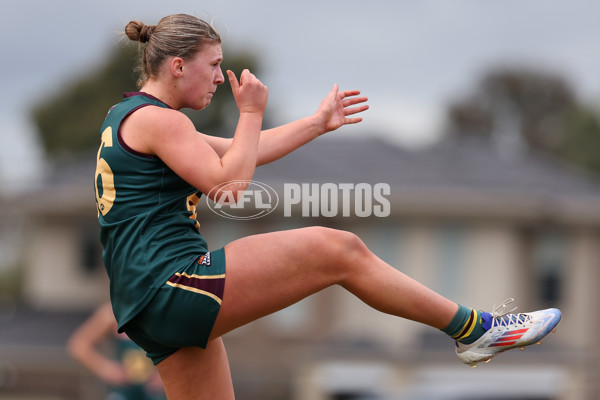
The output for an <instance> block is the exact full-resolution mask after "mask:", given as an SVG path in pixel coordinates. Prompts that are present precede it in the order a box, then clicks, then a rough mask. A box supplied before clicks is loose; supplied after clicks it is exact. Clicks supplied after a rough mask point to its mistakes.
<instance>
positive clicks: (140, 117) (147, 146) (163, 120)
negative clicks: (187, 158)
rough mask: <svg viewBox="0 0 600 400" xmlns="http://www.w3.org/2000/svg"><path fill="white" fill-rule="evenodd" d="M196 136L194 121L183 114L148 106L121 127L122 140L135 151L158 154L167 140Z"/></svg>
mask: <svg viewBox="0 0 600 400" xmlns="http://www.w3.org/2000/svg"><path fill="white" fill-rule="evenodd" d="M192 134H196V128H195V126H194V124H193V123H192V121H191V120H190V119H189V118H188V117H187V116H186V115H185V114H183V113H182V112H180V111H177V110H173V109H169V108H163V107H158V106H155V105H147V106H144V107H142V108H140V109H138V110H136V111H135V112H134V113H132V114H131V115H129V116H128V117H127V119H125V121H123V125H122V127H121V136H122V139H123V140H124V141H125V142H126V143H127V144H128V145H129V146H130V147H131V148H133V149H134V150H136V151H139V152H142V153H146V154H156V151H155V150H154V149H155V148H156V146H159V145H161V144H164V142H165V140H167V139H174V138H178V137H179V138H181V137H184V136H188V135H192Z"/></svg>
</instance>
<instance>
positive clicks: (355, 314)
mask: <svg viewBox="0 0 600 400" xmlns="http://www.w3.org/2000/svg"><path fill="white" fill-rule="evenodd" d="M505 150H506V149H502V148H499V147H497V146H496V145H495V144H493V143H491V142H488V141H484V140H476V139H472V138H471V139H469V138H453V139H452V140H447V141H442V142H440V143H439V144H437V145H435V146H432V147H428V148H425V149H420V150H414V151H409V150H406V149H402V148H398V147H396V146H394V145H391V144H389V143H386V142H383V141H379V140H358V139H350V140H332V139H319V140H317V141H315V142H313V143H311V144H309V145H307V146H306V147H304V148H303V149H301V150H299V151H297V152H295V153H293V154H291V155H289V156H288V157H286V158H284V159H282V160H280V161H278V162H276V163H274V164H271V165H269V166H265V167H261V168H259V169H258V170H257V173H256V175H255V181H257V182H262V183H264V184H266V185H268V186H269V187H271V188H273V189H274V190H275V192H277V193H278V195H279V200H280V203H279V205H278V206H277V207H276V208H275V209H274V211H273V212H271V213H270V214H268V215H266V216H264V217H262V218H257V219H252V220H245V221H239V220H238V221H235V220H229V219H226V218H223V217H221V216H219V215H217V214H216V213H214V212H213V210H212V209H211V207H210V204H209V203H205V202H203V201H201V202H200V210H199V220H200V221H201V224H202V230H203V233H204V234H205V236H206V237H207V239H208V242H209V244H211V247H212V248H218V247H221V246H223V245H224V244H225V243H227V242H229V241H231V240H233V239H236V238H239V237H243V236H247V235H250V234H254V233H260V232H265V231H273V230H280V229H289V228H294V227H301V226H309V225H326V226H330V227H335V228H340V229H346V230H350V231H352V232H355V233H357V234H358V235H359V236H360V237H361V238H362V239H363V240H364V241H365V243H366V244H367V245H368V246H369V247H370V248H371V249H372V250H373V251H374V252H375V253H376V254H378V255H379V256H380V257H381V258H382V259H384V260H385V261H387V262H388V263H390V264H391V265H393V266H395V267H396V268H398V269H399V270H401V271H403V272H405V273H407V274H408V275H410V276H412V277H414V278H415V279H417V280H419V281H421V282H422V283H424V284H425V285H427V286H429V287H431V288H432V289H434V290H436V291H438V292H440V293H441V294H443V295H445V296H447V297H449V298H451V299H453V300H455V301H457V302H459V303H462V304H466V305H470V306H473V307H478V308H481V309H486V310H491V308H492V306H493V305H494V304H499V303H500V302H501V301H503V300H504V299H506V298H508V297H514V298H515V299H516V303H515V304H518V307H519V308H518V311H530V310H533V309H538V308H546V307H558V308H560V309H562V311H563V313H564V318H563V321H562V322H561V324H560V325H559V329H558V333H557V334H555V335H550V337H548V338H547V339H546V340H545V343H544V345H543V346H540V347H537V346H533V347H529V348H527V349H526V350H525V351H523V352H519V351H513V352H510V353H508V354H506V355H503V356H501V357H498V358H497V359H494V360H493V361H492V362H491V363H490V364H488V365H483V366H480V367H479V368H478V369H476V370H471V369H469V368H468V367H467V366H465V365H463V364H461V363H460V362H459V361H458V360H457V359H456V356H455V355H454V351H453V343H452V341H450V340H449V339H448V338H447V337H445V335H443V334H442V333H440V332H438V331H437V330H433V329H431V328H429V327H426V326H421V325H419V324H416V323H414V322H411V321H405V320H401V319H398V318H395V317H392V316H389V315H384V314H380V313H378V312H376V311H373V310H371V309H369V307H367V306H366V305H364V304H362V303H361V302H360V301H359V300H357V299H356V298H355V297H354V296H352V295H351V294H349V293H347V292H345V291H344V290H342V289H341V288H338V287H332V288H329V289H327V290H325V291H323V292H320V293H318V294H316V295H314V296H312V297H310V298H308V299H306V300H303V301H301V302H300V303H298V304H296V305H294V306H292V307H289V308H288V309H286V310H283V311H281V312H278V313H276V314H274V315H272V316H269V317H267V318H264V319H262V320H259V321H256V322H254V323H252V324H250V325H248V326H246V327H243V328H241V329H239V330H237V331H235V332H232V333H231V334H229V335H227V337H226V338H225V340H226V343H227V345H228V349H229V353H228V354H229V357H230V362H231V368H232V373H233V377H234V384H235V386H236V392H237V393H238V396H239V397H240V398H241V399H251V400H252V399H261V400H269V399H277V400H279V399H292V400H337V399H403V400H407V399H440V400H441V399H446V400H450V399H475V398H477V399H500V398H502V399H539V400H542V399H547V400H559V399H560V400H566V399H593V398H596V397H594V396H596V394H597V393H598V392H600V384H599V383H598V379H597V377H598V375H599V373H600V357H599V356H600V345H598V344H597V341H595V340H594V332H596V331H597V330H598V329H599V328H600V326H599V325H600V323H599V321H600V319H599V318H598V316H597V312H596V310H595V307H596V306H597V305H598V304H600V303H599V300H600V299H599V295H598V294H597V290H596V286H597V285H598V283H599V282H600V269H599V268H598V265H600V235H599V228H600V182H599V181H597V180H593V179H591V178H590V177H588V176H586V175H585V174H584V173H582V172H581V171H578V170H575V169H573V168H572V167H569V166H567V165H564V164H562V163H561V162H559V161H557V160H554V159H551V158H548V157H545V156H543V155H540V154H534V153H527V154H525V153H521V152H510V151H508V152H507V151H505ZM93 173H94V165H92V164H89V165H88V164H86V165H76V166H70V167H68V168H63V169H60V170H57V171H56V173H55V174H51V176H50V177H49V178H48V180H47V185H46V186H45V187H43V188H41V189H40V190H39V191H36V192H32V193H29V194H27V195H26V196H23V197H22V198H20V199H18V200H17V201H13V202H11V203H10V204H8V206H9V207H10V209H11V210H12V211H11V215H22V216H24V217H25V218H26V221H27V222H26V224H25V225H24V227H23V228H22V236H23V239H24V243H25V244H26V245H25V246H21V248H22V252H21V254H20V256H21V265H22V266H23V267H22V268H23V269H22V271H23V278H22V281H23V287H22V297H23V300H24V301H23V302H22V303H19V305H18V306H16V308H15V310H16V311H15V312H14V313H12V314H11V317H10V318H8V319H6V320H5V321H3V323H2V324H1V325H0V326H1V327H0V399H4V398H9V397H6V396H5V395H4V394H3V393H8V394H15V395H16V394H18V393H31V391H30V392H27V384H28V382H27V381H25V380H24V379H23V378H21V377H22V376H24V377H27V378H25V379H27V380H30V379H32V378H29V377H34V376H44V371H46V372H47V373H48V374H54V375H55V376H56V379H53V382H56V381H57V380H59V379H60V378H59V376H67V379H64V380H63V381H64V382H65V385H67V386H63V387H69V388H70V389H69V390H66V391H65V390H63V392H60V393H58V394H57V393H50V391H49V390H50V389H48V387H52V385H49V386H48V387H46V389H44V390H46V392H41V393H37V392H36V394H35V396H38V397H35V398H38V399H45V398H48V399H50V398H53V399H54V398H64V399H71V398H73V399H75V398H89V399H96V398H98V399H99V398H101V396H100V395H97V397H94V394H93V393H90V392H94V391H93V390H90V389H89V388H90V387H91V386H90V383H91V382H92V381H93V380H92V379H91V378H90V377H89V376H88V375H86V374H85V373H83V372H80V371H79V370H78V369H77V366H74V365H73V364H72V362H70V361H69V360H68V359H67V357H66V355H64V352H63V350H62V347H61V346H63V345H64V340H66V336H67V335H68V329H71V328H73V327H74V326H76V324H77V322H78V321H80V320H82V319H83V318H84V316H85V314H86V313H87V312H89V311H91V310H92V309H93V308H94V307H95V306H96V305H97V304H99V303H100V302H101V301H103V300H105V299H106V298H107V281H106V277H105V273H104V271H103V266H102V262H101V256H100V251H101V250H100V248H99V244H98V241H97V222H96V211H95V204H94V193H93V187H92V177H93ZM303 183H306V184H313V183H315V184H320V185H321V187H322V185H324V184H333V185H334V186H335V185H338V187H339V185H340V184H345V183H348V184H354V185H351V186H353V187H355V188H356V185H357V184H359V183H366V184H368V185H371V186H370V187H372V185H375V184H377V183H385V184H388V185H389V187H390V189H391V190H390V193H389V195H387V194H386V198H387V199H388V200H389V202H390V208H389V210H390V215H389V216H386V217H384V218H382V217H377V216H375V215H373V214H371V215H370V216H367V217H359V216H357V215H356V213H355V212H351V213H350V215H349V216H343V215H342V213H341V212H338V213H337V215H336V216H334V217H327V216H324V214H326V213H324V212H322V211H323V210H317V212H316V213H312V214H310V215H312V216H306V212H307V210H308V211H309V213H310V212H311V210H313V209H312V208H311V207H312V205H309V206H307V207H305V208H303V204H296V205H294V206H293V207H289V208H288V209H287V210H284V207H283V205H282V203H283V202H284V200H287V201H288V202H289V200H290V199H289V197H288V198H286V195H289V193H287V192H286V188H289V185H296V186H295V187H302V186H301V184H303ZM286 185H288V186H286ZM349 187H350V186H349ZM286 193H287V194H286ZM305 194H306V193H305ZM338 195H339V196H338V201H339V202H340V203H339V204H338V206H339V207H338V211H339V210H341V209H342V204H341V202H342V201H343V199H342V192H341V191H340V192H339V193H338ZM310 196H312V198H313V199H314V198H315V196H317V194H315V193H312V194H310ZM310 196H308V197H310ZM351 200H352V202H353V203H352V204H353V205H354V206H356V201H357V200H356V199H355V198H354V197H352V199H351ZM363 205H364V204H363ZM328 211H331V208H330V209H328ZM286 212H287V214H290V215H289V216H286ZM303 214H304V216H303ZM0 237H2V236H0ZM36 316H37V317H36ZM32 320H35V321H38V322H37V324H31V323H30V324H27V323H26V322H27V321H30V322H31V321H32ZM44 324H45V325H44ZM32 326H34V327H35V329H33V331H32V329H31V327H32ZM52 332H54V333H52ZM49 335H50V336H52V335H54V336H55V337H54V339H53V340H51V341H49V340H48V336H49ZM15 349H17V350H15ZM48 353H52V354H54V360H55V362H54V363H53V365H48V366H47V370H45V369H44V368H46V366H45V363H44V361H43V358H42V357H43V355H44V354H46V355H47V354H48ZM2 366H7V367H6V368H5V369H6V371H9V372H6V373H4V375H3V373H2V372H1V371H3V369H2ZM40 369H41V371H40ZM61 371H62V375H61V373H60V372H61ZM36 373H37V375H36ZM5 375H6V376H8V378H3V376H5ZM69 385H70V386H69ZM40 390H41V389H40ZM84 392H85V396H84V395H83V394H82V393H84ZM73 393H75V394H73ZM42 394H46V395H47V397H42V396H41V395H42ZM57 396H58V397H57ZM60 396H62V397H60Z"/></svg>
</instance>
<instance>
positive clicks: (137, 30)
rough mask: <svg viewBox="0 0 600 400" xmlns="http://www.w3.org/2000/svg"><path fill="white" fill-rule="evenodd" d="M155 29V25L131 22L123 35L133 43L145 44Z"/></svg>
mask: <svg viewBox="0 0 600 400" xmlns="http://www.w3.org/2000/svg"><path fill="white" fill-rule="evenodd" d="M155 28H156V25H145V24H144V23H143V22H140V21H131V22H130V23H128V24H127V26H126V27H125V34H126V35H127V37H128V38H129V39H130V40H133V41H134V42H142V43H147V42H148V40H150V36H151V35H152V33H153V32H154V29H155Z"/></svg>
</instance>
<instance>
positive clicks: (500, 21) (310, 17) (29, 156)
mask: <svg viewBox="0 0 600 400" xmlns="http://www.w3.org/2000/svg"><path fill="white" fill-rule="evenodd" d="M0 11H1V14H2V15H3V17H4V18H3V22H2V24H0V48H1V50H2V51H1V54H2V62H1V63H0V76H1V79H2V86H1V90H2V96H0V102H1V104H0V143H2V146H0V184H2V186H3V188H5V189H6V188H17V187H20V186H21V187H22V186H24V185H25V186H26V185H28V184H32V183H34V182H35V177H39V176H42V173H43V162H42V158H41V151H40V149H39V147H38V146H37V144H36V132H35V131H34V129H33V127H32V126H31V123H30V122H28V112H29V109H30V108H31V104H32V103H34V102H36V101H39V100H40V99H43V97H44V96H46V95H48V94H49V93H52V92H54V91H55V90H57V89H58V88H60V87H61V85H63V84H64V83H65V82H68V81H69V80H70V79H72V78H73V77H76V76H79V75H84V74H86V73H87V72H89V71H90V70H91V69H93V68H95V67H96V66H97V65H99V64H101V63H102V62H103V58H104V57H106V55H107V53H108V52H109V51H110V50H111V49H114V47H115V46H117V45H118V41H119V40H120V38H121V36H120V32H122V30H123V28H124V26H125V25H126V23H127V22H128V21H129V20H131V19H139V20H141V21H143V22H144V23H147V24H155V23H156V22H157V21H158V20H159V19H160V18H161V17H162V16H164V15H167V14H172V13H179V12H184V13H190V14H195V15H197V16H199V17H202V18H205V19H213V20H214V24H215V25H216V26H217V27H218V28H219V30H220V31H221V33H222V36H223V37H224V42H223V46H224V47H225V48H231V49H235V48H239V47H250V48H252V49H255V50H256V52H257V54H260V64H261V67H262V74H261V75H260V76H259V78H260V79H261V80H262V81H263V82H264V83H265V84H267V85H268V86H269V95H270V97H269V100H270V108H269V112H271V113H273V114H274V115H272V116H271V118H272V119H273V120H275V121H278V122H287V121H289V120H292V119H295V118H299V117H302V116H305V115H309V114H311V113H312V112H314V110H315V109H316V107H317V106H318V104H319V103H320V101H321V99H322V98H323V97H324V96H325V95H326V94H327V92H328V91H329V89H330V88H331V86H332V85H333V84H334V83H339V84H340V86H341V87H342V88H347V89H350V88H352V89H354V88H357V89H360V90H362V91H363V93H364V94H365V95H367V96H369V98H370V105H371V110H370V111H369V112H368V114H366V115H365V121H364V122H363V123H362V124H361V125H359V126H354V127H346V128H344V132H340V133H339V134H344V133H345V134H347V135H373V134H384V135H386V136H388V137H390V138H393V139H394V140H395V141H397V142H400V143H404V144H410V145H414V144H415V143H417V144H418V143H423V142H427V141H430V140H431V139H432V138H435V137H436V135H438V134H439V129H440V125H441V124H442V121H443V117H444V111H445V107H446V105H447V103H448V101H449V100H450V99H453V98H456V97H457V96H459V95H461V94H462V93H465V92H467V91H468V90H469V89H470V88H472V87H473V86H474V85H475V83H476V82H477V79H478V78H479V77H480V76H481V74H482V73H483V72H484V71H486V70H488V69H489V68H490V67H493V66H496V65H525V66H528V67H531V68H539V69H541V70H544V71H550V72H555V73H558V74H560V75H562V76H563V77H564V78H565V79H566V80H567V81H568V82H570V83H571V84H572V86H573V88H574V89H575V90H576V92H577V93H578V95H579V96H580V97H581V98H583V99H586V101H590V102H596V103H598V100H599V99H600V46H599V43H600V40H599V39H600V24H599V23H598V19H597V16H598V15H600V2H597V1H594V0H561V1H552V0H519V1H517V0H497V1H491V0H490V1H483V0H438V1H429V0H411V1H408V0H406V1H405V0H381V1H379V0H370V1H364V0H362V1H359V0H334V1H329V0H302V1H293V2H291V1H285V0H265V1H263V0H253V1H242V0H219V1H214V2H202V1H190V0H171V1H164V0H163V1H154V0H146V1H143V2H140V1H135V2H134V1H127V0H103V1H85V0H81V1H73V0H52V1H47V0H0ZM208 133H209V132H208Z"/></svg>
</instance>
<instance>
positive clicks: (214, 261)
mask: <svg viewBox="0 0 600 400" xmlns="http://www.w3.org/2000/svg"><path fill="white" fill-rule="evenodd" d="M224 289H225V250H224V249H222V248H221V249H219V250H216V251H212V252H208V253H206V254H205V255H202V256H199V257H197V258H196V259H195V260H194V261H193V262H191V263H190V264H189V265H187V266H186V267H185V268H184V269H183V270H181V271H179V272H177V273H176V274H175V275H173V276H172V277H171V278H169V280H168V281H167V282H165V284H164V285H163V286H162V287H161V288H160V289H159V290H158V293H157V294H156V295H155V296H154V298H153V299H152V300H151V301H150V303H149V304H148V305H147V306H146V307H145V308H144V309H143V310H142V311H141V312H140V313H139V314H138V315H136V316H135V317H134V318H133V319H132V320H131V321H129V322H128V323H127V324H125V326H124V327H123V330H124V332H125V333H126V334H127V336H129V338H130V339H131V340H133V341H134V342H135V343H137V344H138V346H140V347H141V348H142V349H144V350H145V351H146V355H147V356H148V357H149V358H151V359H152V361H153V362H154V364H155V365H156V364H158V363H159V362H161V361H162V360H164V359H165V358H167V357H168V356H170V355H171V354H173V353H175V352H176V351H177V350H178V349H179V348H181V347H202V348H206V344H207V342H208V339H209V337H210V333H211V331H212V328H213V325H214V323H215V320H216V318H217V314H218V313H219V309H220V308H221V301H222V298H223V291H224Z"/></svg>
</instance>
